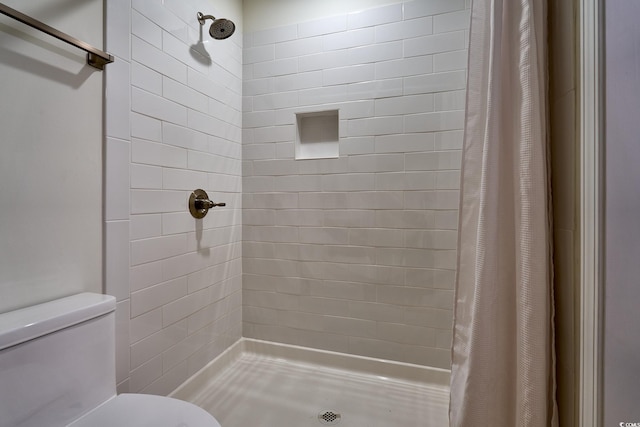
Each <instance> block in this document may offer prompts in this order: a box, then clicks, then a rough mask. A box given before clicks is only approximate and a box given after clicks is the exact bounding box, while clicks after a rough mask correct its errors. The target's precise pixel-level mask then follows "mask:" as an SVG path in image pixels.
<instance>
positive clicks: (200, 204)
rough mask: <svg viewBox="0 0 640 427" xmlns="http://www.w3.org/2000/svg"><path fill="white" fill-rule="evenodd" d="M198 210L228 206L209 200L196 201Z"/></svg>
mask: <svg viewBox="0 0 640 427" xmlns="http://www.w3.org/2000/svg"><path fill="white" fill-rule="evenodd" d="M195 205H196V209H199V210H200V209H211V208H215V207H218V206H220V207H222V206H227V204H226V203H214V202H212V201H211V200H209V199H196V201H195Z"/></svg>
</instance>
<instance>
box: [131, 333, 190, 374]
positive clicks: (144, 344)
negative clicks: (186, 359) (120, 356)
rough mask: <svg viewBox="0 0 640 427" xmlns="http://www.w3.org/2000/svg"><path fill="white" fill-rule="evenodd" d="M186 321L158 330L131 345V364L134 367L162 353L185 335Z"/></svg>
mask: <svg viewBox="0 0 640 427" xmlns="http://www.w3.org/2000/svg"><path fill="white" fill-rule="evenodd" d="M185 323H186V322H182V323H181V324H178V325H172V326H171V327H169V328H165V329H163V330H161V331H158V332H156V333H154V334H152V335H150V336H148V337H146V338H143V339H142V340H140V341H138V342H136V343H135V344H133V345H132V346H131V365H132V367H134V368H136V367H137V366H140V365H141V364H143V363H145V362H147V361H148V360H150V359H152V358H154V357H156V356H157V355H159V354H162V352H163V351H165V350H166V349H167V348H169V347H171V346H172V345H175V344H177V343H178V342H180V341H181V340H183V339H185V338H186V336H187V328H186V324H185Z"/></svg>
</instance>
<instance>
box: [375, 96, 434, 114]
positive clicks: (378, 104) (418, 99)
mask: <svg viewBox="0 0 640 427" xmlns="http://www.w3.org/2000/svg"><path fill="white" fill-rule="evenodd" d="M433 105H434V102H433V94H420V95H407V96H402V97H394V98H384V99H376V101H375V115H376V116H394V115H399V114H412V113H426V112H429V111H433Z"/></svg>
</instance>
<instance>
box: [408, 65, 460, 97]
mask: <svg viewBox="0 0 640 427" xmlns="http://www.w3.org/2000/svg"><path fill="white" fill-rule="evenodd" d="M465 86H466V75H465V72H464V71H451V72H448V73H437V74H426V75H420V76H412V77H405V78H404V94H405V95H412V94H417V93H432V92H433V93H435V92H446V91H451V90H458V89H464V88H465Z"/></svg>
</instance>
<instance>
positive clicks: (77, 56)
mask: <svg viewBox="0 0 640 427" xmlns="http://www.w3.org/2000/svg"><path fill="white" fill-rule="evenodd" d="M3 3H5V4H6V5H7V6H9V7H12V8H15V9H17V10H18V11H20V12H23V13H25V14H27V15H31V16H33V17H34V18H35V19H38V20H40V21H43V22H45V23H47V24H48V25H50V26H53V27H55V28H58V29H60V30H61V31H64V32H68V33H70V34H72V35H73V36H74V37H77V38H79V39H83V40H85V41H86V42H88V43H91V44H93V45H95V46H98V47H100V48H102V47H103V37H102V35H103V32H102V19H103V9H102V2H101V1H86V2H82V3H81V4H74V5H70V4H69V3H68V2H65V1H57V0H53V1H49V0H47V1H31V2H22V1H5V2H3ZM0 34H1V35H2V37H1V39H0V75H1V76H2V78H1V79H0V93H1V94H2V102H1V103H0V128H1V129H2V138H1V139H2V155H0V312H5V311H10V310H13V309H16V308H20V307H25V306H30V305H34V304H37V303H41V302H44V301H48V300H52V299H55V298H59V297H63V296H66V295H70V294H74V293H78V292H83V291H92V292H100V291H101V290H102V274H103V271H102V242H103V241H102V217H103V210H102V205H101V201H102V158H103V145H102V141H103V132H102V129H103V127H102V117H103V106H102V101H101V99H102V96H101V94H102V85H103V83H104V78H105V74H104V73H102V72H99V71H97V70H95V69H94V68H92V67H90V66H88V65H87V64H86V54H85V53H84V52H82V51H81V50H78V49H77V48H74V47H72V46H68V45H67V44H65V43H62V42H60V41H58V40H56V39H54V38H52V37H51V36H48V35H46V34H44V33H41V32H39V31H37V30H35V29H32V28H30V27H28V26H26V25H24V24H21V23H19V22H18V21H15V20H13V19H11V18H9V17H6V16H4V15H3V16H2V17H1V18H0ZM124 69H126V68H124ZM109 117H110V119H113V118H114V116H113V115H112V114H110V115H109ZM109 148H110V149H111V148H113V150H110V152H109V155H114V156H119V155H121V154H122V153H123V152H124V151H125V150H126V148H123V147H122V146H117V147H115V146H113V145H112V146H110V147H109ZM110 178H113V176H111V177H110ZM109 183H110V184H113V185H116V186H118V184H119V183H117V182H116V180H110V181H109ZM123 205H124V204H123ZM123 205H120V206H116V207H115V209H114V210H113V211H109V212H107V214H109V215H114V216H119V214H120V213H121V211H122V210H121V209H120V208H122V207H123Z"/></svg>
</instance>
